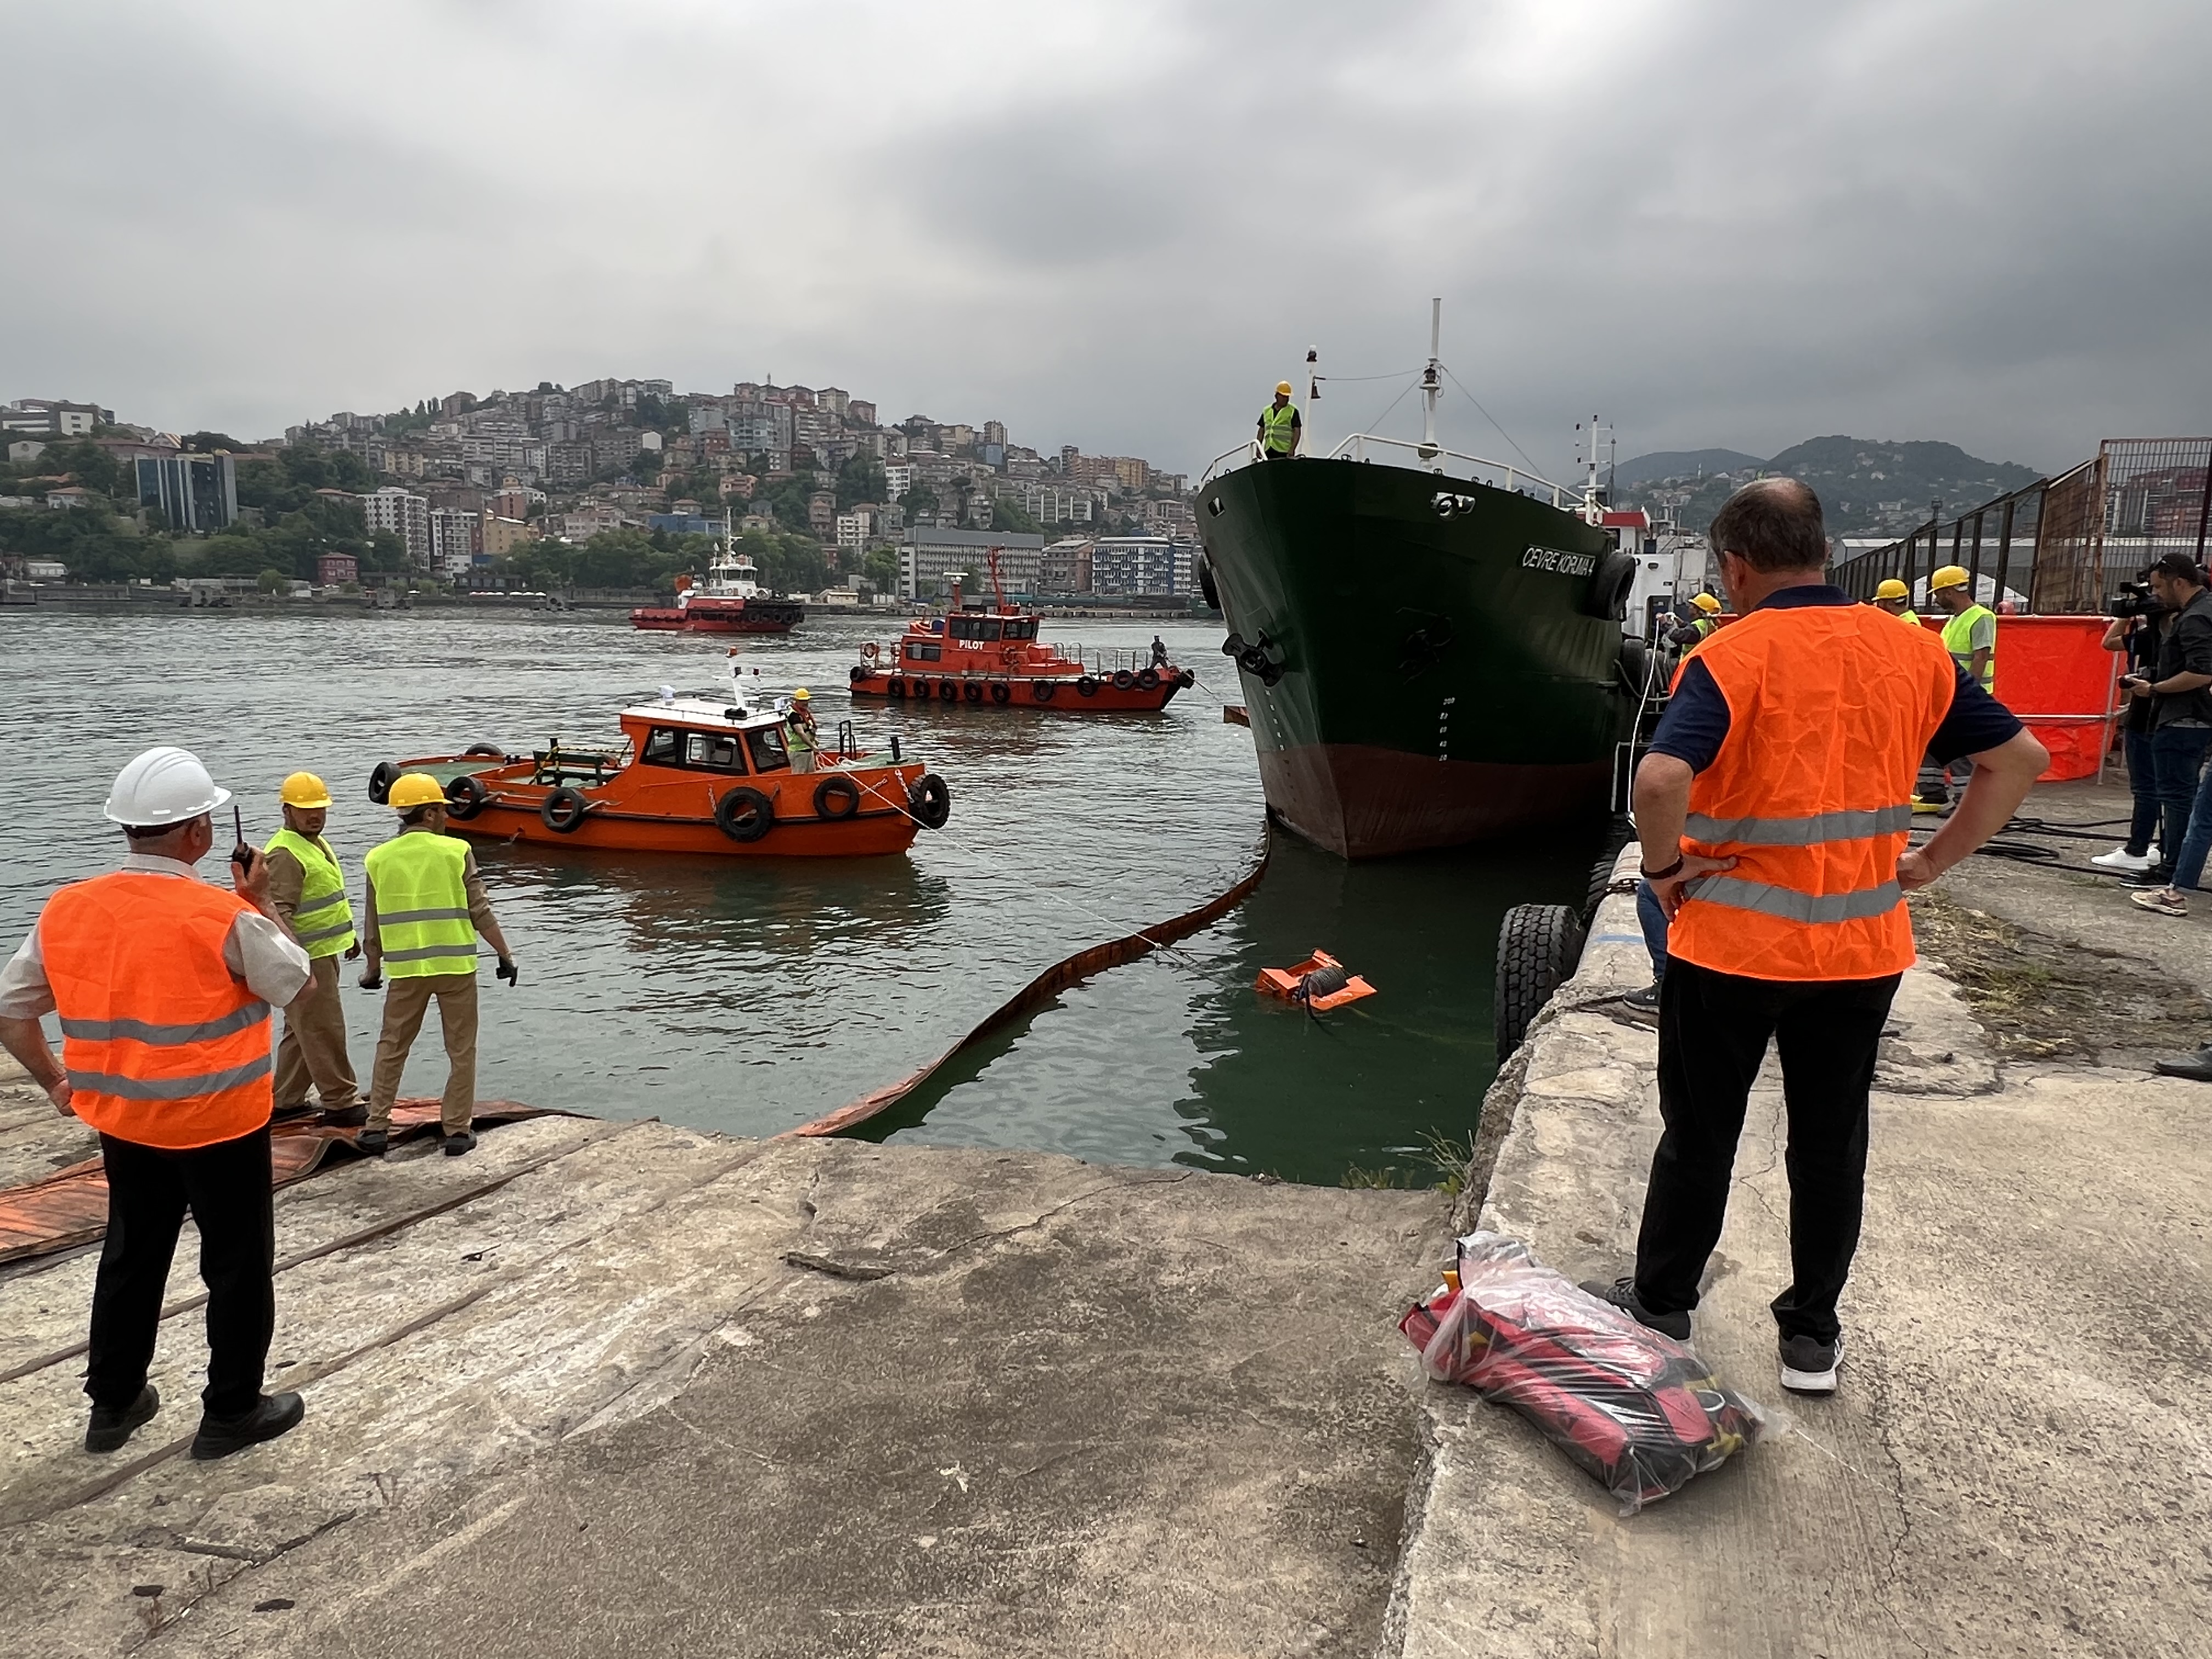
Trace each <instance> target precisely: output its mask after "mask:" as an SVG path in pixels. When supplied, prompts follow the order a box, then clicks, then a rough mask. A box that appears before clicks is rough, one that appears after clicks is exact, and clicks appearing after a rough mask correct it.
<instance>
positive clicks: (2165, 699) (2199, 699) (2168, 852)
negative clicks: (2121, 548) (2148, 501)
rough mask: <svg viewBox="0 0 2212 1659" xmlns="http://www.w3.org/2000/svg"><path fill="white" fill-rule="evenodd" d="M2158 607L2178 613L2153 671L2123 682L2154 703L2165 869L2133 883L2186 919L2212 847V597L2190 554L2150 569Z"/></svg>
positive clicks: (2151, 905)
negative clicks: (2210, 757)
mask: <svg viewBox="0 0 2212 1659" xmlns="http://www.w3.org/2000/svg"><path fill="white" fill-rule="evenodd" d="M2148 580H2149V582H2150V588H2151V592H2153V593H2154V594H2155V595H2156V596H2157V598H2158V602H2159V603H2160V605H2163V606H2164V607H2165V608H2166V610H2167V611H2169V612H2171V613H2172V620H2171V621H2170V622H2168V623H2167V624H2166V633H2165V637H2164V638H2163V639H2162V640H2161V641H2160V644H2159V652H2158V666H2157V670H2156V671H2155V673H2154V674H2144V673H2141V672H2136V673H2132V674H2130V675H2128V676H2127V677H2126V678H2124V679H2123V680H2122V681H2121V682H2120V684H2121V685H2122V686H2123V687H2124V689H2125V690H2126V691H2127V693H2128V695H2129V696H2130V697H2132V698H2134V699H2135V700H2136V701H2137V702H2151V703H2152V706H2153V712H2152V715H2151V738H2150V750H2151V764H2152V767H2153V769H2154V772H2155V774H2156V776H2157V779H2158V801H2159V813H2160V826H2159V843H2160V865H2159V867H2158V868H2155V869H2153V870H2151V871H2148V872H2146V873H2145V874H2143V875H2141V876H2137V877H2134V878H2130V882H2129V885H2130V886H2135V887H2141V888H2142V889H2143V891H2142V892H2139V893H2136V894H2135V895H2134V898H2135V902H2136V903H2137V904H2140V905H2142V907H2143V908H2145V909H2147V910H2157V911H2160V912H2161V913H2162V914H2164V915H2176V916H2179V915H2187V914H2188V913H2189V906H2188V902H2187V901H2186V900H2185V899H2184V898H2183V897H2182V895H2181V890H2182V889H2183V888H2194V887H2195V886H2196V885H2197V880H2198V878H2200V877H2202V876H2203V873H2204V859H2205V854H2206V853H2207V851H2208V850H2212V800H2207V799H2205V796H2204V793H2203V792H2202V791H2200V790H2199V789H2198V787H2197V773H2198V771H2199V770H2200V769H2202V768H2203V763H2204V757H2205V753H2206V751H2207V750H2212V592H2207V590H2206V587H2205V583H2204V573H2203V571H2201V570H2199V569H2198V568H2197V562H2196V561H2195V560H2194V559H2192V558H2191V557H2190V556H2188V555H2187V554H2185V553H2169V554H2167V555H2166V556H2165V557H2164V558H2162V559H2160V560H2159V562H2157V563H2156V564H2154V565H2153V566H2152V567H2151V568H2150V572H2149V576H2148Z"/></svg>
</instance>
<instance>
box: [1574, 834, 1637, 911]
mask: <svg viewBox="0 0 2212 1659" xmlns="http://www.w3.org/2000/svg"><path fill="white" fill-rule="evenodd" d="M1635 838H1636V826H1635V825H1634V824H1632V823H1630V822H1629V821H1628V815H1627V814H1626V812H1615V813H1614V814H1613V817H1612V820H1611V822H1609V823H1607V825H1606V829H1605V844H1604V845H1603V847H1601V848H1600V849H1599V851H1598V855H1597V862H1596V863H1595V864H1593V865H1591V866H1590V872H1589V893H1588V894H1587V895H1586V896H1585V897H1584V900H1583V923H1584V925H1585V926H1587V925H1588V924H1589V920H1590V918H1591V917H1593V916H1595V915H1596V914H1597V906H1598V901H1599V900H1600V899H1601V898H1603V897H1604V896H1605V890H1606V889H1607V888H1608V887H1610V886H1612V885H1613V865H1614V863H1615V862H1616V861H1617V860H1619V859H1620V849H1621V848H1624V847H1626V846H1627V845H1628V843H1629V842H1632V841H1633V840H1634V839H1635Z"/></svg>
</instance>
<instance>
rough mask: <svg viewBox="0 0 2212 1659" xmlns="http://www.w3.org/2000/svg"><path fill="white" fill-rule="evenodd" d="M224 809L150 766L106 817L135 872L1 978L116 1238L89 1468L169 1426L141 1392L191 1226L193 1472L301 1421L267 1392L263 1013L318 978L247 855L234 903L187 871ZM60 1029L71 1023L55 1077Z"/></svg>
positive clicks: (95, 1364)
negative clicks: (198, 1359)
mask: <svg viewBox="0 0 2212 1659" xmlns="http://www.w3.org/2000/svg"><path fill="white" fill-rule="evenodd" d="M228 799H230V792H229V791H228V790H227V789H222V788H219V787H216V781H215V780H214V779H213V778H211V777H210V776H209V775H208V770H207V768H205V767H204V766H203V765H201V764H200V763H199V761H198V759H197V757H194V756H192V755H191V754H189V753H187V752H186V751H185V750H182V749H169V748H163V749H149V750H147V751H146V752H145V753H144V754H143V755H141V756H139V757H138V758H137V759H136V760H134V761H132V762H131V763H130V764H129V765H128V766H126V767H125V768H124V769H123V770H122V772H121V774H120V775H118V777H117V778H116V780H115V787H114V789H113V791H112V793H110V794H109V795H108V798H107V811H106V816H107V817H108V819H109V821H110V822H111V823H117V824H120V825H121V826H122V827H123V832H124V834H125V836H127V837H128V838H129V846H130V851H129V853H128V854H127V855H126V856H125V859H124V860H123V867H122V868H121V869H120V870H118V871H114V872H111V873H109V874H107V875H104V876H94V877H93V878H91V879H90V880H88V881H81V882H76V883H74V884H71V885H70V886H67V887H64V888H63V889H62V890H60V891H59V892H58V893H56V894H55V895H54V896H52V898H50V899H48V900H47V901H46V908H44V909H42V910H41V911H40V913H39V920H38V923H37V925H36V926H35V927H33V929H32V930H31V935H30V937H29V938H28V939H25V940H24V941H23V944H22V946H21V949H20V950H18V951H16V952H15V957H14V958H13V959H12V960H11V961H10V962H9V963H8V964H7V966H6V967H5V968H4V969H0V1046H4V1047H5V1048H7V1050H8V1052H9V1054H13V1055H14V1056H15V1058H16V1059H17V1060H19V1061H21V1063H22V1065H23V1066H24V1067H25V1069H27V1071H28V1072H29V1073H30V1074H31V1075H32V1076H33V1078H35V1079H37V1080H38V1082H39V1083H40V1085H41V1086H42V1087H43V1088H44V1089H45V1090H46V1097H47V1098H48V1099H50V1100H52V1102H53V1103H54V1106H55V1109H57V1110H58V1111H60V1112H62V1113H63V1114H64V1115H74V1116H76V1117H79V1118H82V1120H83V1121H85V1122H87V1123H88V1124H90V1125H91V1126H92V1127H94V1128H95V1129H97V1130H99V1131H100V1158H101V1162H102V1163H103V1164H104V1165H105V1167H106V1174H107V1237H106V1243H105V1244H104V1245H102V1247H101V1249H100V1273H99V1276H98V1278H97V1279H95V1280H94V1285H93V1292H92V1332H91V1342H90V1344H89V1354H88V1359H87V1363H86V1369H85V1380H84V1391H85V1393H86V1394H88V1395H90V1396H91V1398H92V1420H91V1423H90V1425H88V1428H87V1429H86V1431H85V1437H84V1446H85V1449H86V1450H87V1451H90V1452H112V1451H115V1450H117V1449H119V1448H120V1447H121V1446H122V1445H123V1443H125V1441H127V1440H128V1439H130V1437H131V1433H132V1432H133V1431H135V1430H136V1429H137V1427H138V1426H139V1425H141V1424H143V1423H144V1422H146V1421H147V1420H148V1419H149V1418H151V1417H152V1416H153V1415H154V1413H155V1412H157V1411H158V1410H160V1409H161V1400H160V1397H159V1396H158V1395H156V1394H155V1390H154V1387H153V1384H151V1383H149V1382H148V1381H147V1380H146V1373H147V1370H148V1368H149V1366H150V1365H151V1364H152V1362H153V1358H154V1342H155V1335H156V1334H157V1332H158V1330H159V1328H160V1325H161V1303H162V1299H163V1297H164V1295H165V1293H166V1290H167V1282H168V1276H169V1261H170V1258H171V1257H172V1256H173V1255H174V1254H175V1252H176V1248H177V1237H178V1234H179V1232H180V1231H181V1230H182V1228H183V1225H184V1218H185V1211H186V1210H188V1209H189V1210H190V1211H191V1215H192V1221H193V1224H194V1225H195V1227H196V1228H197V1231H198V1233H199V1240H200V1278H201V1279H202V1280H203V1281H204V1283H205V1284H206V1285H207V1289H208V1303H207V1337H208V1380H207V1387H206V1389H204V1390H203V1391H202V1393H201V1395H200V1402H201V1407H202V1410H201V1415H200V1425H199V1432H198V1434H197V1436H195V1437H194V1438H193V1440H192V1455H193V1456H194V1457H196V1458H201V1459H206V1458H211V1457H224V1456H228V1455H229V1454H230V1453H232V1452H234V1451H240V1450H243V1449H245V1448H246V1447H248V1446H251V1445H253V1444H255V1443H257V1442H259V1441H263V1440H272V1439H274V1438H275V1437H276V1436H278V1435H280V1434H283V1432H284V1431H286V1430H288V1429H289V1428H291V1427H292V1426H293V1425H295V1424H296V1423H297V1422H298V1421H299V1420H300V1417H301V1411H302V1407H301V1403H300V1396H299V1395H296V1394H278V1395H264V1394H263V1393H262V1392H261V1383H262V1378H263V1376H264V1368H265V1366H266V1364H267V1361H268V1358H269V1339H270V1333H271V1331H272V1330H273V1329H274V1328H275V1325H276V1290H275V1286H274V1285H273V1284H272V1282H271V1277H270V1275H271V1273H272V1272H273V1269H274V1267H275V1262H276V1224H275V1219H274V1217H273V1215H272V1213H271V1211H270V1164H269V1112H270V1083H269V1073H270V1059H269V1011H270V1007H271V1006H280V1007H281V1006H289V1005H291V1004H292V1003H294V1002H295V1000H297V999H299V998H300V997H301V996H303V995H307V994H312V991H313V975H312V971H311V969H310V968H309V966H308V962H307V952H306V951H303V950H301V948H300V946H299V945H297V944H295V943H294V941H293V939H292V938H291V936H290V935H289V933H286V932H285V930H284V927H283V923H282V922H280V921H277V919H276V913H275V910H274V908H273V907H272V906H271V905H270V900H269V869H268V862H267V860H264V859H263V858H262V857H261V856H260V854H258V853H255V852H254V851H253V850H252V848H248V847H246V846H245V845H244V844H243V843H242V842H241V843H240V846H239V847H238V848H237V850H236V851H235V852H234V853H233V854H231V860H232V872H231V882H232V889H233V890H224V889H222V888H218V887H214V886H210V884H207V883H205V882H204V881H202V880H200V879H199V878H198V877H197V875H196V874H195V873H194V872H193V869H192V866H194V865H195V864H197V863H198V862H199V860H202V859H203V858H205V857H206V856H207V854H208V851H209V849H210V848H212V847H213V846H214V845H215V836H216V831H215V825H214V822H213V819H212V817H211V816H210V815H211V814H212V813H213V812H214V811H215V810H216V808H217V807H219V806H221V805H223V803H224V802H226V801H228ZM49 1013H54V1014H58V1015H59V1017H60V1023H61V1030H62V1058H61V1059H60V1060H58V1061H57V1060H55V1058H54V1054H53V1051H52V1049H51V1048H48V1047H47V1046H46V1030H45V1027H44V1025H43V1024H41V1021H42V1019H43V1018H44V1017H45V1016H46V1014H49Z"/></svg>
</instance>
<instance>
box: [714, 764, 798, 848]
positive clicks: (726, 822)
mask: <svg viewBox="0 0 2212 1659" xmlns="http://www.w3.org/2000/svg"><path fill="white" fill-rule="evenodd" d="M825 781H826V780H825ZM818 810H820V809H819V808H817V811H818ZM714 827H715V828H716V829H719V830H720V831H721V832H722V833H723V834H724V835H726V836H728V837H729V838H730V839H731V840H732V841H733V842H738V844H739V845H740V846H742V845H744V844H745V843H747V842H756V841H758V840H759V839H760V838H761V837H762V836H764V835H766V834H768V832H769V830H770V829H774V828H775V802H774V801H772V800H770V799H769V798H768V797H767V796H766V795H763V793H761V792H760V791H759V790H757V789H755V788H752V787H750V786H749V785H746V784H742V783H741V784H739V785H738V787H736V788H734V789H729V790H726V791H724V792H723V794H722V798H721V799H720V800H718V801H716V802H715V803H714Z"/></svg>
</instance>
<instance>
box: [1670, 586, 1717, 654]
mask: <svg viewBox="0 0 2212 1659" xmlns="http://www.w3.org/2000/svg"><path fill="white" fill-rule="evenodd" d="M1690 605H1691V606H1692V609H1694V610H1695V611H1697V613H1698V614H1697V615H1696V616H1694V617H1691V618H1690V619H1689V620H1688V621H1687V622H1686V623H1683V624H1682V625H1681V626H1680V628H1678V629H1674V632H1672V633H1671V634H1669V635H1667V643H1668V644H1669V645H1679V646H1681V647H1684V648H1685V649H1687V648H1688V647H1692V646H1694V645H1699V644H1702V643H1703V642H1704V641H1705V639H1706V638H1707V637H1708V636H1709V635H1711V634H1712V632H1713V630H1714V629H1717V628H1718V627H1719V626H1720V625H1721V602H1720V601H1719V600H1718V599H1715V598H1714V597H1713V596H1712V595H1711V594H1710V593H1692V594H1691V595H1690Z"/></svg>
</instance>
